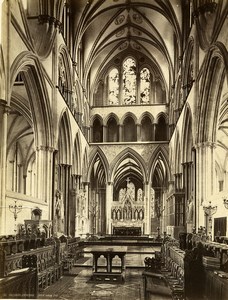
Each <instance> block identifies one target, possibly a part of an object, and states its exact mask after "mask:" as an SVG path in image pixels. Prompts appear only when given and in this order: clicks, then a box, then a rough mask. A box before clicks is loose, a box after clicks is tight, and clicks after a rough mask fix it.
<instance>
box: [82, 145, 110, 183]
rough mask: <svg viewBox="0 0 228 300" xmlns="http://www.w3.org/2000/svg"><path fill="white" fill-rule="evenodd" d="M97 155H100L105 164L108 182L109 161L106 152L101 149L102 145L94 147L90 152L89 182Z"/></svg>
mask: <svg viewBox="0 0 228 300" xmlns="http://www.w3.org/2000/svg"><path fill="white" fill-rule="evenodd" d="M97 156H99V158H100V160H101V162H102V164H103V166H104V170H105V178H106V182H108V177H109V162H108V160H107V158H106V156H105V154H104V152H103V151H102V150H101V148H100V147H95V148H93V150H92V151H91V153H90V156H89V168H88V175H87V176H88V182H89V180H90V176H91V171H92V168H93V165H94V162H95V160H96V158H97Z"/></svg>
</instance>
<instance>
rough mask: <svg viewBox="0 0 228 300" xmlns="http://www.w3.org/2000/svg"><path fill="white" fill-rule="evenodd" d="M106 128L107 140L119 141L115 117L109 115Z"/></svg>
mask: <svg viewBox="0 0 228 300" xmlns="http://www.w3.org/2000/svg"><path fill="white" fill-rule="evenodd" d="M107 128H108V136H107V138H108V142H118V141H119V130H118V125H117V122H116V120H115V118H113V117H111V118H110V119H109V120H108V122H107Z"/></svg>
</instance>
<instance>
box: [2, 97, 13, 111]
mask: <svg viewBox="0 0 228 300" xmlns="http://www.w3.org/2000/svg"><path fill="white" fill-rule="evenodd" d="M0 107H3V113H4V114H9V113H10V111H11V107H10V106H9V105H8V103H7V101H5V100H4V99H0Z"/></svg>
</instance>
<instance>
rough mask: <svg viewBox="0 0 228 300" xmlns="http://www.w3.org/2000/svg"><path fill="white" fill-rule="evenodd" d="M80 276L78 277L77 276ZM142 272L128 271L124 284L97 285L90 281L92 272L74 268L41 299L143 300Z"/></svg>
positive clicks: (40, 296)
mask: <svg viewBox="0 0 228 300" xmlns="http://www.w3.org/2000/svg"><path fill="white" fill-rule="evenodd" d="M77 274H78V275H77ZM141 274H142V270H140V269H127V270H126V281H125V283H124V284H120V283H115V284H109V283H95V282H93V281H91V280H90V277H91V275H92V270H91V269H90V268H86V269H84V270H82V268H78V267H74V268H73V270H72V271H71V274H69V275H64V277H63V278H62V279H61V280H60V281H58V282H56V283H55V284H53V285H52V286H50V287H48V288H47V289H45V290H44V291H43V293H42V294H40V295H39V299H67V300H68V299H72V300H73V299H74V300H75V299H80V300H90V299H91V300H98V299H100V300H128V299H131V300H142V299H143V282H142V275H141Z"/></svg>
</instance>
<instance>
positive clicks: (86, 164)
mask: <svg viewBox="0 0 228 300" xmlns="http://www.w3.org/2000/svg"><path fill="white" fill-rule="evenodd" d="M88 167H89V159H88V150H87V148H85V152H84V155H83V166H82V169H83V173H82V182H89V181H88V176H87V174H88Z"/></svg>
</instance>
